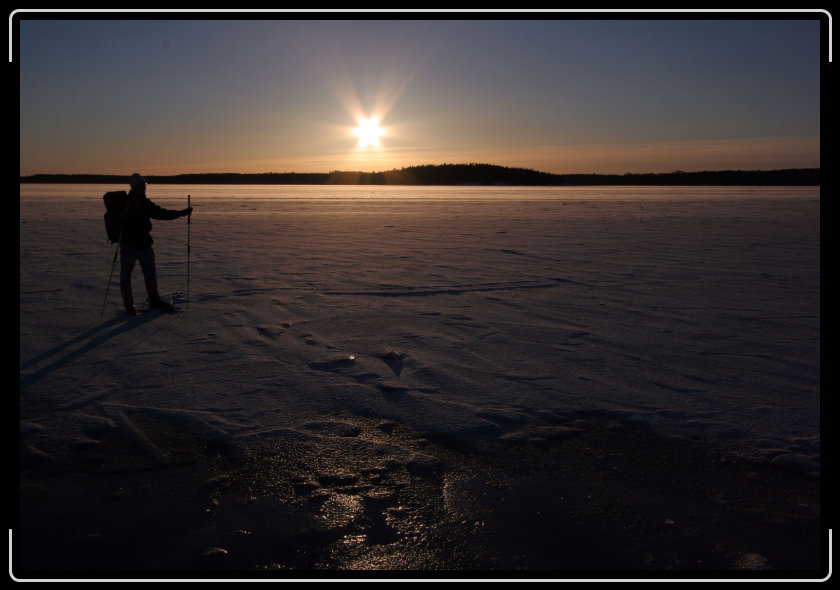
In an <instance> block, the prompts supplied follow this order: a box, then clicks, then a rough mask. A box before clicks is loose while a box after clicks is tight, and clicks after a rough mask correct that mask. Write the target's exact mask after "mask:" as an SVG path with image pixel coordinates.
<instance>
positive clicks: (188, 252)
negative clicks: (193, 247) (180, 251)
mask: <svg viewBox="0 0 840 590" xmlns="http://www.w3.org/2000/svg"><path fill="white" fill-rule="evenodd" d="M189 208H190V196H189V195H187V210H189ZM191 221H192V211H190V212H189V213H187V311H189V309H190V225H191V224H190V222H191Z"/></svg>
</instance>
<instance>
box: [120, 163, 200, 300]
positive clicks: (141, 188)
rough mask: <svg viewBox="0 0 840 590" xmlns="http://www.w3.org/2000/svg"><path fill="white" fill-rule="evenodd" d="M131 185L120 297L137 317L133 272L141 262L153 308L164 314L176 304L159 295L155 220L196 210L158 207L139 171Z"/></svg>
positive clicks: (167, 218)
mask: <svg viewBox="0 0 840 590" xmlns="http://www.w3.org/2000/svg"><path fill="white" fill-rule="evenodd" d="M128 184H129V186H130V187H131V190H130V191H129V193H128V204H127V214H126V219H125V224H124V226H123V233H122V240H121V242H120V294H121V295H122V300H123V306H124V307H125V311H126V312H127V313H129V314H130V315H137V308H136V307H135V305H134V295H133V293H132V289H131V273H132V271H133V270H134V265H135V264H136V263H137V261H140V268H141V269H142V271H143V281H144V283H145V285H146V294H147V295H148V296H149V307H150V308H151V309H159V310H161V312H164V313H165V312H168V311H172V310H173V309H174V308H173V307H172V305H171V304H169V303H167V302H165V301H163V300H162V299H161V298H160V294H159V293H158V285H157V269H156V267H155V251H154V249H153V248H152V243H153V241H154V240H153V239H152V235H151V231H152V222H151V220H152V219H161V220H169V219H177V218H179V217H185V216H187V215H190V214H191V213H192V207H187V208H186V209H181V210H172V209H164V208H163V207H160V206H159V205H155V204H154V203H153V202H152V201H151V200H149V198H148V197H147V196H146V179H145V178H143V177H142V176H140V175H139V174H137V173H136V172H135V173H134V174H132V175H131V178H130V179H129V181H128Z"/></svg>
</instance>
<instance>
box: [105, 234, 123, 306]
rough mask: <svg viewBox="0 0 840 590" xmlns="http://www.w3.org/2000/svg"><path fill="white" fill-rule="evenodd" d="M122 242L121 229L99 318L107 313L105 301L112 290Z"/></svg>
mask: <svg viewBox="0 0 840 590" xmlns="http://www.w3.org/2000/svg"><path fill="white" fill-rule="evenodd" d="M121 244H122V231H120V239H119V240H117V247H116V248H115V249H114V260H112V261H111V274H109V275H108V284H107V285H105V300H104V301H103V302H102V309H101V310H99V319H100V320H101V319H102V317H103V316H104V315H105V303H106V302H107V301H108V291H110V290H111V279H113V278H114V266H115V265H116V263H117V254H119V252H120V245H121Z"/></svg>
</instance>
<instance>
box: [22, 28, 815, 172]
mask: <svg viewBox="0 0 840 590" xmlns="http://www.w3.org/2000/svg"><path fill="white" fill-rule="evenodd" d="M141 16H142V15H141ZM164 16H165V15H164ZM196 16H203V15H200V14H199V15H196ZM246 16H247V15H227V17H226V16H225V15H221V16H213V17H212V20H210V19H208V20H199V19H196V20H100V18H101V17H100V16H97V15H89V14H69V15H66V14H65V15H62V14H56V15H55V20H45V16H44V15H33V14H28V13H20V14H19V18H20V22H19V29H18V30H17V32H15V31H14V28H13V34H14V35H17V37H18V41H19V52H17V53H15V54H13V55H11V56H10V57H11V59H12V62H13V63H12V65H13V67H14V66H16V65H19V71H20V174H21V175H28V174H35V173H101V174H112V173H115V174H130V173H132V172H135V171H138V172H141V173H142V174H147V175H155V174H178V173H188V172H328V171H331V170H362V171H376V170H388V169H392V168H401V167H403V166H412V165H420V164H441V163H468V162H478V163H490V164H499V165H502V166H518V167H524V168H532V169H536V170H541V171H546V172H555V173H619V174H624V173H628V172H671V171H674V170H686V171H694V170H723V169H744V170H747V169H749V170H757V169H778V168H799V167H808V168H810V167H819V166H820V67H821V65H823V64H827V63H828V52H827V40H826V39H822V43H821V30H820V22H819V18H820V17H822V18H825V15H823V14H821V13H805V14H796V13H785V14H782V15H781V18H778V16H777V18H776V19H773V20H767V19H764V16H765V15H763V14H762V13H756V14H755V19H753V20H729V19H723V18H721V17H720V16H719V15H712V16H710V17H708V18H707V19H703V20H700V17H702V16H703V15H702V14H699V15H689V16H693V18H688V19H686V18H684V17H685V15H671V16H673V17H674V18H675V20H662V19H661V16H659V17H654V18H652V19H644V20H628V19H627V18H626V17H625V15H622V14H615V15H607V16H611V17H613V18H610V19H608V20H604V19H603V17H602V19H599V20H592V19H589V20H576V19H574V20H573V19H572V17H573V15H568V14H562V13H558V14H556V15H554V16H555V17H556V18H553V19H545V18H544V15H536V16H537V17H539V18H538V19H537V20H523V17H525V16H529V15H527V14H516V13H513V14H508V13H500V14H493V13H491V14H486V15H483V14H476V15H475V18H474V19H472V20H452V19H446V18H440V17H439V15H431V16H433V17H434V19H432V18H431V17H430V16H424V15H423V14H422V13H419V14H415V15H411V18H409V17H408V16H404V15H402V16H401V15H396V16H397V18H398V20H380V19H379V15H377V14H375V13H374V14H370V13H362V14H349V15H333V16H335V18H334V19H330V20H299V19H298V17H297V16H296V15H295V14H294V13H277V14H275V15H274V16H275V17H276V20H237V19H241V18H243V17H246ZM326 16H330V15H326ZM391 16H395V15H391ZM155 17H156V18H158V19H159V18H161V17H160V15H155ZM234 17H236V19H234ZM36 18H37V20H36ZM86 18H90V20H85V19H86ZM217 19H218V20H217ZM360 116H378V117H379V118H380V120H381V124H382V127H383V128H384V130H385V132H386V133H385V135H384V136H383V137H382V140H381V144H380V145H379V147H375V148H364V149H361V148H360V147H359V146H358V142H357V138H356V136H354V135H353V129H354V128H355V127H356V126H357V124H358V118H359V117H360Z"/></svg>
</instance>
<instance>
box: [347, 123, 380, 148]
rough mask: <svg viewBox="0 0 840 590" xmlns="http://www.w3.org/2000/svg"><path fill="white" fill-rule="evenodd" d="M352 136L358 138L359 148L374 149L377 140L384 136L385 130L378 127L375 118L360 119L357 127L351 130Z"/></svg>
mask: <svg viewBox="0 0 840 590" xmlns="http://www.w3.org/2000/svg"><path fill="white" fill-rule="evenodd" d="M353 135H355V136H356V137H358V138H359V146H360V147H376V146H378V145H379V138H380V137H382V136H383V135H385V130H384V129H383V128H382V127H380V126H379V119H378V118H377V117H370V118H367V119H366V118H364V117H360V118H359V126H358V127H356V128H355V129H354V130H353Z"/></svg>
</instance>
